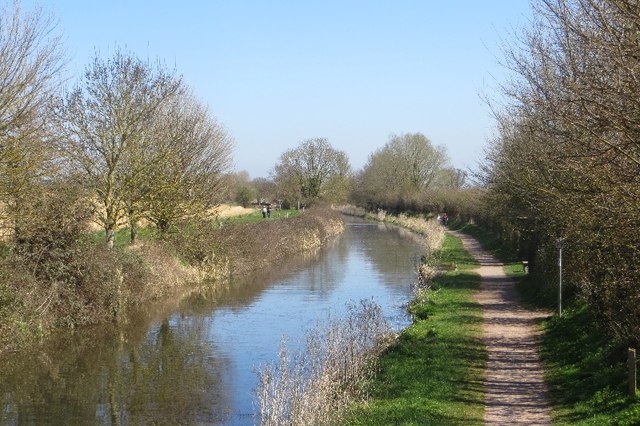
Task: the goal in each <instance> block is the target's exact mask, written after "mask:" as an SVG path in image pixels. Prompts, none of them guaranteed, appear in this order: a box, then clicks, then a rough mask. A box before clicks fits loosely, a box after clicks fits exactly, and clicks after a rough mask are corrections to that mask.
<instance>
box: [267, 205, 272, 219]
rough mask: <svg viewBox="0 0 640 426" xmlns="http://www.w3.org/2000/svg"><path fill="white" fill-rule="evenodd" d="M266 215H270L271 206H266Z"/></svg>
mask: <svg viewBox="0 0 640 426" xmlns="http://www.w3.org/2000/svg"><path fill="white" fill-rule="evenodd" d="M267 217H271V206H267Z"/></svg>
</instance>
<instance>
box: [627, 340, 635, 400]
mask: <svg viewBox="0 0 640 426" xmlns="http://www.w3.org/2000/svg"><path fill="white" fill-rule="evenodd" d="M627 368H628V369H629V396H636V350H635V349H631V348H629V349H628V351H627Z"/></svg>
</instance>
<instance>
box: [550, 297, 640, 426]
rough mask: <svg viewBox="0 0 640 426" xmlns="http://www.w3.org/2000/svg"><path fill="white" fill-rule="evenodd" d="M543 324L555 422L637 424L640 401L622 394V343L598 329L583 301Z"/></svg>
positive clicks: (624, 354)
mask: <svg viewBox="0 0 640 426" xmlns="http://www.w3.org/2000/svg"><path fill="white" fill-rule="evenodd" d="M543 329H544V335H543V337H542V342H541V357H542V360H543V362H544V365H545V369H546V380H547V384H548V386H549V394H550V398H551V402H552V405H553V413H552V414H553V417H554V424H558V425H637V424H640V403H639V402H638V400H637V398H631V397H628V396H626V389H627V378H626V365H625V361H626V352H627V349H626V346H624V345H621V344H620V343H616V342H614V341H612V340H610V339H608V338H607V337H606V336H605V335H604V334H603V333H601V332H600V329H599V327H598V326H597V324H596V321H595V320H594V318H593V317H592V316H591V315H590V313H589V310H588V309H587V308H586V307H585V306H582V307H580V308H570V309H567V310H565V311H564V312H563V317H562V319H561V320H559V319H558V318H557V317H554V318H552V319H550V320H548V321H546V322H545V323H544V325H543Z"/></svg>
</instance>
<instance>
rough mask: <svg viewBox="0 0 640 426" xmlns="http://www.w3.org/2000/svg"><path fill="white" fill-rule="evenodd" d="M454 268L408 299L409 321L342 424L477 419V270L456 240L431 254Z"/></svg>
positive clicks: (480, 363)
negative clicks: (362, 400)
mask: <svg viewBox="0 0 640 426" xmlns="http://www.w3.org/2000/svg"><path fill="white" fill-rule="evenodd" d="M437 258H438V259H443V261H444V262H445V263H446V264H450V263H454V264H456V265H458V266H459V268H460V269H459V270H458V271H451V272H448V273H446V274H444V275H442V276H440V277H439V278H438V279H437V280H436V281H435V282H434V284H433V289H434V290H433V291H430V292H428V293H427V294H426V297H419V298H417V299H416V300H415V302H414V303H413V304H412V305H411V307H410V311H411V312H412V313H413V315H414V320H415V322H414V324H413V325H412V326H411V327H409V328H408V329H407V330H405V331H404V332H402V334H401V335H400V337H399V338H398V340H397V341H396V342H395V343H394V344H393V345H392V346H391V347H390V348H389V350H388V351H387V352H385V353H384V354H383V355H382V356H381V358H380V360H379V362H378V369H379V372H378V375H377V376H376V378H375V380H373V381H372V382H371V383H370V392H371V397H370V399H369V400H368V401H367V402H366V403H365V404H362V405H358V406H354V407H353V409H352V412H351V415H350V417H349V418H348V420H347V421H346V422H344V424H347V425H390V424H403V425H425V424H438V425H447V424H478V425H480V424H482V422H483V385H482V375H483V368H484V365H485V362H486V353H485V349H484V345H483V344H482V341H481V336H482V310H481V308H480V306H479V305H478V303H476V302H475V301H474V300H473V294H474V292H475V291H476V290H477V288H478V285H479V276H478V275H477V274H474V273H471V272H468V271H467V269H468V268H470V267H473V265H474V262H473V261H472V260H471V258H470V256H469V254H468V253H466V252H465V251H464V250H462V249H461V243H460V241H459V239H456V238H454V237H451V236H448V237H447V239H446V240H445V243H444V245H443V248H442V250H441V251H440V252H439V253H438V255H437Z"/></svg>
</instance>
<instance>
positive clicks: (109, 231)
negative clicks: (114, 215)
mask: <svg viewBox="0 0 640 426" xmlns="http://www.w3.org/2000/svg"><path fill="white" fill-rule="evenodd" d="M113 228H114V226H113V225H111V224H109V225H107V226H106V227H105V231H106V242H107V247H108V248H113V240H114V239H115V232H114V229H113Z"/></svg>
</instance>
